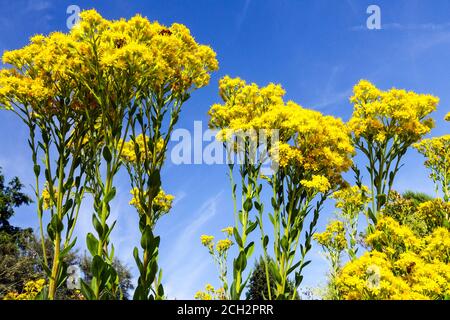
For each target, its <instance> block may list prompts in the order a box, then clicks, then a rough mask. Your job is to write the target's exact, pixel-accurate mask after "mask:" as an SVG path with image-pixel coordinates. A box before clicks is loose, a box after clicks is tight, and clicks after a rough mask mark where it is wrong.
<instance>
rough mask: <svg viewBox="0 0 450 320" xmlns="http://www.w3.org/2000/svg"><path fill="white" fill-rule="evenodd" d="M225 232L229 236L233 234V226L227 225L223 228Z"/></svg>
mask: <svg viewBox="0 0 450 320" xmlns="http://www.w3.org/2000/svg"><path fill="white" fill-rule="evenodd" d="M221 231H222V232H223V233H225V234H226V235H227V236H228V237H231V236H232V235H233V227H226V228H223V229H222V230H221Z"/></svg>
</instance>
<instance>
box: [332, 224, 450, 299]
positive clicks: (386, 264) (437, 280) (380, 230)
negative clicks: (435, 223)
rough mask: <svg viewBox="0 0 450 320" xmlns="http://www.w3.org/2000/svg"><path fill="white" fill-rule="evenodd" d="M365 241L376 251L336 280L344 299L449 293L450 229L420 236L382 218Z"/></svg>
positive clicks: (438, 296) (428, 296)
mask: <svg viewBox="0 0 450 320" xmlns="http://www.w3.org/2000/svg"><path fill="white" fill-rule="evenodd" d="M366 242H367V243H368V244H370V245H371V246H372V247H373V248H374V250H373V251H371V252H366V253H365V254H364V255H363V256H361V257H360V258H358V259H356V260H353V261H352V262H349V263H348V264H347V265H346V266H344V268H343V269H342V270H341V272H340V274H339V276H338V278H337V280H336V285H337V289H338V291H339V293H340V295H341V297H342V298H343V299H402V300H404V299H419V300H423V299H444V298H445V297H448V295H449V294H450V232H449V230H448V229H447V228H442V227H438V228H435V229H434V230H433V231H432V233H430V234H429V235H428V236H426V237H419V236H417V235H415V234H414V233H413V232H412V231H411V230H409V228H408V227H406V226H404V225H400V224H399V223H398V222H397V221H395V220H394V219H392V218H386V217H382V218H381V219H380V220H379V222H378V223H377V225H376V229H375V231H374V232H373V233H372V234H370V235H369V236H368V237H367V239H366ZM369 270H372V272H369Z"/></svg>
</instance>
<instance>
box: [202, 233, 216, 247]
mask: <svg viewBox="0 0 450 320" xmlns="http://www.w3.org/2000/svg"><path fill="white" fill-rule="evenodd" d="M200 241H201V242H202V245H204V246H205V247H208V248H211V247H212V246H213V245H214V244H213V241H214V236H209V235H206V234H204V235H202V236H201V237H200Z"/></svg>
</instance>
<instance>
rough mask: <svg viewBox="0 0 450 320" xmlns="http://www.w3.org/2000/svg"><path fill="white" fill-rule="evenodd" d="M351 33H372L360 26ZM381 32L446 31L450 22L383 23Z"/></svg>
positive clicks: (365, 27)
mask: <svg viewBox="0 0 450 320" xmlns="http://www.w3.org/2000/svg"><path fill="white" fill-rule="evenodd" d="M350 30H351V31H372V30H369V29H368V28H367V26H366V25H358V26H353V27H351V28H350ZM381 30H391V31H445V30H450V22H446V23H419V24H402V23H398V22H391V23H382V24H381Z"/></svg>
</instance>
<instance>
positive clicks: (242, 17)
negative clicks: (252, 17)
mask: <svg viewBox="0 0 450 320" xmlns="http://www.w3.org/2000/svg"><path fill="white" fill-rule="evenodd" d="M251 2H252V0H245V3H244V8H243V9H242V11H241V13H240V14H239V15H238V17H237V20H236V27H237V29H238V31H239V30H241V27H242V24H243V23H244V20H245V18H246V17H247V12H248V7H249V6H250V3H251Z"/></svg>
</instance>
